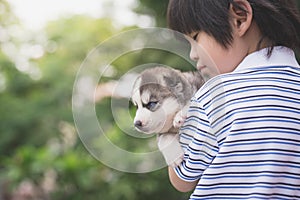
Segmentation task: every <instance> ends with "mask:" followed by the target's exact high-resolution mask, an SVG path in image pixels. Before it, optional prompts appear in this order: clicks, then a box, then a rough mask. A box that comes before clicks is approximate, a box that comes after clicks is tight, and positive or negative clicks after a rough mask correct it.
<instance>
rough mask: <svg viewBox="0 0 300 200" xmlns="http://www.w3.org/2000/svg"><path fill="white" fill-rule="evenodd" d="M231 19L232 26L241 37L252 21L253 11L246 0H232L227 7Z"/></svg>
mask: <svg viewBox="0 0 300 200" xmlns="http://www.w3.org/2000/svg"><path fill="white" fill-rule="evenodd" d="M229 12H230V15H231V18H232V20H233V26H234V27H233V28H234V30H236V33H237V34H238V35H239V36H240V37H241V36H243V35H244V34H245V33H246V32H247V30H248V29H249V27H250V26H251V23H252V18H253V12H252V7H251V5H250V3H249V2H248V1H246V0H233V3H231V4H230V9H229Z"/></svg>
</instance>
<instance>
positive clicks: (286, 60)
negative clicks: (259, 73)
mask: <svg viewBox="0 0 300 200" xmlns="http://www.w3.org/2000/svg"><path fill="white" fill-rule="evenodd" d="M267 53H268V48H265V49H262V50H260V51H256V52H254V53H251V54H249V55H248V56H246V58H245V59H244V60H243V61H242V62H241V63H240V64H239V65H238V66H237V68H236V69H235V70H234V71H240V70H244V69H250V68H256V67H262V66H291V67H299V64H298V62H297V60H296V57H295V53H294V51H293V50H292V49H289V48H287V47H283V46H276V47H274V49H273V51H272V54H271V56H270V57H269V58H268V56H267Z"/></svg>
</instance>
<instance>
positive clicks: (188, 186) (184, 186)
mask: <svg viewBox="0 0 300 200" xmlns="http://www.w3.org/2000/svg"><path fill="white" fill-rule="evenodd" d="M169 179H170V182H171V183H172V185H173V186H174V187H175V188H176V189H177V190H178V191H180V192H190V191H192V190H194V189H195V187H196V185H197V183H198V180H197V181H194V182H186V181H183V180H181V179H180V178H179V177H178V176H177V175H176V173H175V172H174V169H173V168H172V167H169Z"/></svg>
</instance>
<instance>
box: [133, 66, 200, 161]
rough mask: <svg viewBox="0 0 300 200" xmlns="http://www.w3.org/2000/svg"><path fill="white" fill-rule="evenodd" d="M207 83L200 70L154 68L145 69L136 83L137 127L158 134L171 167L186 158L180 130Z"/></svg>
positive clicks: (148, 132) (134, 91)
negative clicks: (185, 70) (197, 95)
mask: <svg viewBox="0 0 300 200" xmlns="http://www.w3.org/2000/svg"><path fill="white" fill-rule="evenodd" d="M203 84H204V79H203V78H202V76H201V74H200V72H198V71H195V72H180V71H179V70H175V69H172V68H167V67H154V68H149V69H146V70H144V71H143V72H142V73H141V74H140V75H139V76H138V78H137V79H136V81H135V83H134V85H133V90H132V97H131V99H132V102H133V104H134V105H135V106H137V110H136V114H135V117H134V126H135V128H136V129H137V130H138V131H139V132H143V133H145V134H152V133H157V134H158V147H159V150H160V151H161V152H162V153H163V155H164V157H165V159H166V162H167V164H168V165H170V166H176V165H178V164H180V162H181V161H182V157H183V154H184V152H183V150H182V148H181V146H180V144H179V137H178V129H179V127H180V126H182V124H183V123H184V120H185V118H186V113H187V110H188V108H189V102H190V99H191V98H192V96H193V95H194V94H195V93H196V91H197V90H198V89H199V88H200V87H201V86H202V85H203Z"/></svg>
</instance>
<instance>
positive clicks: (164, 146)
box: [157, 133, 184, 167]
mask: <svg viewBox="0 0 300 200" xmlns="http://www.w3.org/2000/svg"><path fill="white" fill-rule="evenodd" d="M157 144H158V149H159V150H160V151H161V152H162V154H163V156H164V158H165V160H166V163H167V165H169V166H171V167H176V166H178V165H179V164H180V163H181V162H182V160H183V156H184V152H183V149H182V148H181V145H180V143H179V134H174V133H164V134H160V135H158V141H157Z"/></svg>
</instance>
